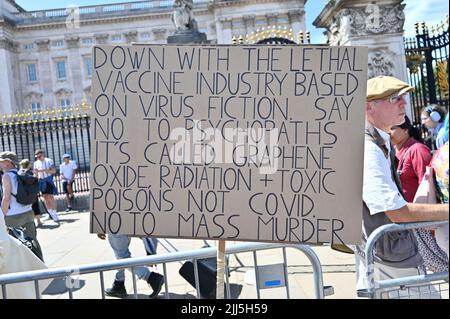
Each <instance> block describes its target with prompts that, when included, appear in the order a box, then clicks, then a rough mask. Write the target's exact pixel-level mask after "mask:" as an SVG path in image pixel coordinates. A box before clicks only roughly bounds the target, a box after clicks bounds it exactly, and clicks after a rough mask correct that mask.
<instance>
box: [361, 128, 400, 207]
mask: <svg viewBox="0 0 450 319" xmlns="http://www.w3.org/2000/svg"><path fill="white" fill-rule="evenodd" d="M377 131H378V133H379V134H380V136H381V137H382V138H383V140H384V141H385V142H386V147H387V149H388V150H390V139H389V135H388V134H387V133H386V132H384V131H382V130H379V129H377ZM390 165H391V161H390V157H389V156H388V158H387V159H386V157H385V156H384V154H383V151H382V150H381V149H380V148H379V147H378V146H377V145H376V144H375V143H374V142H372V141H367V140H366V142H365V145H364V177H363V200H364V202H365V203H366V205H367V207H368V208H369V210H370V214H371V215H374V214H377V213H380V212H385V211H389V210H395V209H399V208H402V207H403V206H405V205H406V201H405V200H404V199H403V196H402V195H401V194H400V193H399V191H398V189H397V186H396V185H395V182H394V181H393V180H392V177H391V169H390Z"/></svg>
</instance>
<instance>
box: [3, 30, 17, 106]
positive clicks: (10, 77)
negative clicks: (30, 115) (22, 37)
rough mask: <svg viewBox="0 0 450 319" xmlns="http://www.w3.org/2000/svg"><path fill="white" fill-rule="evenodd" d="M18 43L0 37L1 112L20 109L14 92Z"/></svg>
mask: <svg viewBox="0 0 450 319" xmlns="http://www.w3.org/2000/svg"><path fill="white" fill-rule="evenodd" d="M15 51H16V45H15V44H14V42H13V41H12V40H10V39H8V38H3V37H0V65H1V66H2V67H0V79H1V80H2V81H1V83H0V114H2V115H3V114H11V113H13V112H16V111H17V110H18V105H17V102H18V101H17V97H16V95H15V92H14V73H13V61H12V60H13V56H14V55H15Z"/></svg>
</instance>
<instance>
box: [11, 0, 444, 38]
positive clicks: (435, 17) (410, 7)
mask: <svg viewBox="0 0 450 319" xmlns="http://www.w3.org/2000/svg"><path fill="white" fill-rule="evenodd" d="M16 2H17V3H18V4H19V5H21V6H22V7H23V8H24V9H26V10H29V11H32V10H41V9H52V8H65V7H67V6H69V5H71V4H75V5H78V6H87V5H95V4H104V3H119V2H131V1H126V0H58V1H55V0H39V1H36V0H16ZM325 2H326V0H308V2H307V3H306V23H307V28H308V30H309V31H310V32H311V42H312V43H324V42H325V41H326V40H325V37H324V36H323V32H324V30H325V29H316V28H315V27H314V26H313V25H312V22H313V21H314V19H315V18H316V17H317V16H318V15H319V13H320V11H321V10H322V8H323V6H324V5H325ZM403 3H405V4H406V8H405V14H406V22H405V35H406V36H414V34H415V31H414V23H416V22H418V21H425V22H427V23H428V24H429V25H434V24H436V23H438V22H440V21H441V20H442V19H444V18H445V16H446V15H447V14H448V13H449V5H448V0H404V1H403Z"/></svg>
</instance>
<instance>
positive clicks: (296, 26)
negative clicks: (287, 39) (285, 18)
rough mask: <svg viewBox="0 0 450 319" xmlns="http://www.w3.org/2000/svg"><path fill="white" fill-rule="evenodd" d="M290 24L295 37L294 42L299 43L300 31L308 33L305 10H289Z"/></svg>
mask: <svg viewBox="0 0 450 319" xmlns="http://www.w3.org/2000/svg"><path fill="white" fill-rule="evenodd" d="M288 15H289V24H290V25H291V28H292V34H293V35H294V40H295V41H296V42H297V40H298V39H297V36H298V33H299V32H300V31H303V32H306V25H305V18H304V16H305V10H303V9H297V10H289V11H288Z"/></svg>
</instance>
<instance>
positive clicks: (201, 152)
mask: <svg viewBox="0 0 450 319" xmlns="http://www.w3.org/2000/svg"><path fill="white" fill-rule="evenodd" d="M93 62H94V72H93V80H92V82H93V83H92V91H93V98H92V101H93V108H92V122H91V138H92V141H93V142H92V145H91V163H92V164H91V181H90V183H91V184H90V185H91V199H90V202H91V211H92V213H91V232H94V233H121V234H129V235H132V236H156V237H175V238H199V239H224V240H245V241H273V242H293V243H298V242H307V243H324V242H330V243H337V244H339V243H342V242H344V243H347V244H350V243H359V241H360V238H361V216H362V214H361V212H362V196H361V192H362V174H363V150H364V105H365V95H366V80H367V48H362V47H328V46H289V45H287V46H164V45H135V46H95V47H94V48H93Z"/></svg>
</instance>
